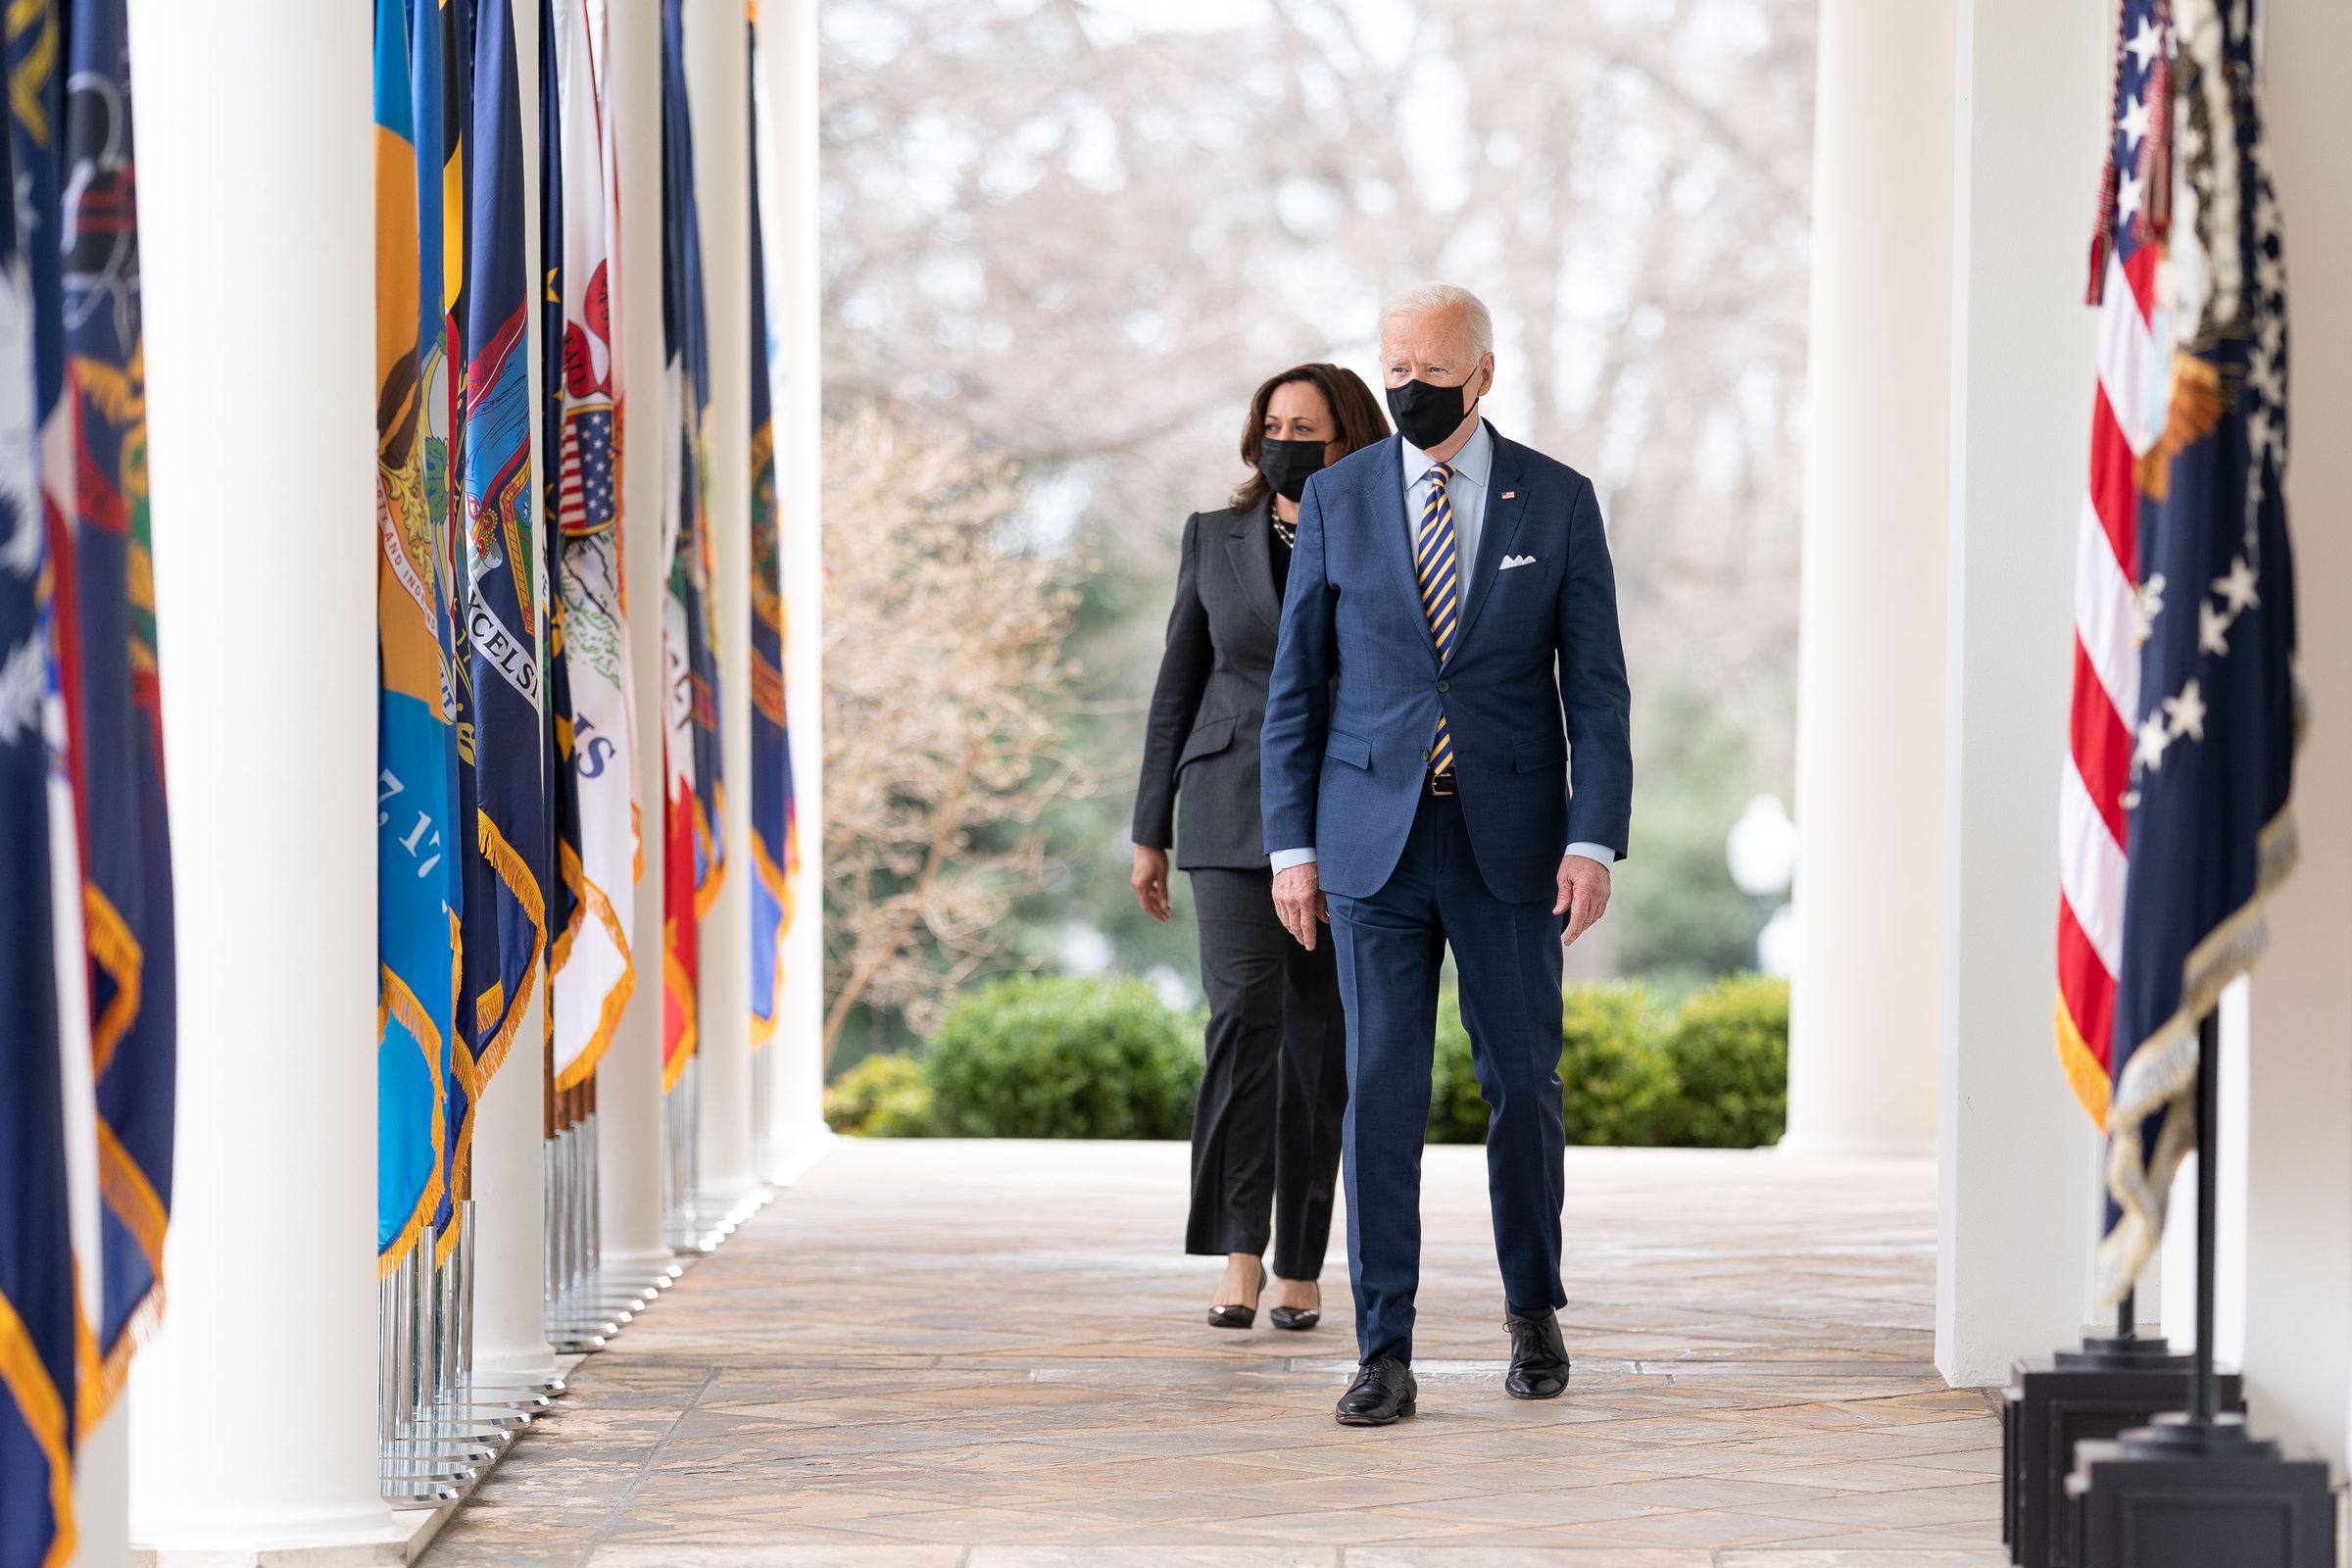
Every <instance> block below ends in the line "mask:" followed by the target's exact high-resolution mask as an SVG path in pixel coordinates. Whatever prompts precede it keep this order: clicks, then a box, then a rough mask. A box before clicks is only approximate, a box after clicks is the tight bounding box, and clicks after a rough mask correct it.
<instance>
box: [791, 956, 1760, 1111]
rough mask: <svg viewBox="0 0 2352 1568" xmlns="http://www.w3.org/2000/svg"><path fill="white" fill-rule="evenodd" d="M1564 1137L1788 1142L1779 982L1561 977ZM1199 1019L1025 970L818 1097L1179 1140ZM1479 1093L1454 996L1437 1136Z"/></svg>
mask: <svg viewBox="0 0 2352 1568" xmlns="http://www.w3.org/2000/svg"><path fill="white" fill-rule="evenodd" d="M1562 1001H1563V1009H1562V1011H1563V1016H1562V1027H1561V1051H1560V1080H1561V1083H1562V1085H1563V1087H1564V1106H1563V1108H1564V1111H1565V1115H1566V1119H1567V1131H1568V1142H1570V1143H1572V1144H1590V1145H1628V1146H1641V1145H1659V1144H1680V1145H1690V1146H1696V1147H1704V1148H1724V1149H1746V1148H1753V1147H1755V1146H1757V1145H1759V1144H1769V1143H1772V1142H1774V1141H1776V1140H1777V1139H1779V1137H1780V1136H1781V1127H1782V1122H1783V1120H1784V1118H1785V1115H1786V1111H1787V1105H1788V1056H1789V986H1788V983H1787V982H1786V981H1781V980H1768V979H1763V978H1761V977H1758V976H1754V975H1735V976H1732V977H1730V978H1728V979H1724V980H1719V981H1717V982H1715V983H1714V984H1713V985H1710V986H1707V987H1705V988H1703V989H1701V990H1699V991H1697V992H1694V993H1692V994H1691V996H1690V997H1689V998H1687V999H1686V1000H1685V1001H1684V1002H1683V1003H1682V1004H1681V1005H1677V1006H1672V1007H1669V1006H1667V1005H1664V1004H1663V1003H1661V1002H1660V1001H1659V999H1658V998H1657V997H1656V996H1655V995H1654V994H1653V993H1652V992H1651V991H1650V990H1649V989H1648V988H1647V987H1646V986H1643V985H1642V984H1640V983H1639V982H1624V981H1619V982H1607V983H1595V984H1580V985H1572V986H1570V987H1568V989H1567V991H1566V994H1565V995H1564V997H1563V999H1562ZM1200 1084H1201V1019H1200V1017H1199V1015H1198V1014H1186V1013H1183V1012H1179V1011H1177V1010H1176V1009H1174V1008H1172V1007H1169V1006H1168V1005H1166V1004H1165V1003H1163V1002H1161V1001H1160V1000H1159V998H1158V996H1157V995H1156V994H1155V993H1154V992H1153V991H1152V989H1151V988H1150V987H1149V986H1146V985H1144V984H1143V983H1142V982H1140V981H1136V980H1073V979H1064V978H1054V977H1047V976H1041V975H1022V976H1017V977H1015V978H1012V979H1008V980H999V981H996V982H994V983H992V984H990V985H986V986H983V987H981V988H979V989H978V990H976V991H973V992H971V993H969V994H968V995H966V996H965V997H964V998H963V999H962V1000H960V1001H958V1002H957V1003H956V1005H954V1006H953V1007H951V1008H950V1009H949V1011H948V1014H947V1016H946V1018H945V1019H943V1020H942V1022H941V1025H940V1029H939V1033H938V1034H937V1035H936V1036H935V1037H934V1038H933V1040H932V1042H931V1045H930V1048H929V1050H928V1051H927V1052H926V1053H925V1054H923V1055H922V1056H921V1057H920V1058H916V1057H912V1056H907V1055H903V1054H887V1055H877V1056H868V1057H866V1058H865V1059H864V1060H863V1061H861V1062H859V1063H858V1065H857V1066H855V1067H853V1068H851V1069H850V1070H849V1071H848V1072H846V1073H844V1074H843V1075H842V1076H841V1078H840V1079H839V1080H838V1081H837V1082H836V1083H835V1084H834V1085H833V1086H832V1087H831V1088H830V1089H828V1090H827V1091H826V1093H825V1119H826V1121H827V1122H829V1123H830V1124H831V1125H832V1126H833V1127H835V1128H836V1129H837V1130H839V1131H842V1132H847V1133H860V1134H866V1135H870V1136H876V1137H920V1136H924V1135H934V1136H942V1137H960V1138H1183V1137H1185V1136H1186V1135H1187V1134H1188V1133H1189V1132H1190V1131H1191V1126H1192V1112H1193V1097H1194V1095H1195V1094H1196V1093H1197V1092H1198V1091H1199V1088H1200ZM1486 1133H1487V1105H1486V1102H1485V1100H1484V1099H1483V1098H1482V1097H1481V1096H1480V1094H1479V1089H1478V1077H1477V1074H1476V1073H1475V1072H1474V1071H1473V1070H1472V1065H1471V1056H1470V1038H1469V1036H1468V1034H1466V1033H1465V1032H1464V1030H1463V1028H1462V1025H1461V1020H1460V1015H1459V1012H1458V1010H1457V1007H1456V1005H1455V1003H1454V999H1453V997H1452V995H1451V994H1450V993H1448V994H1447V996H1446V998H1445V1000H1444V1003H1443V1005H1441V1006H1440V1008H1439V1014H1438V1039H1437V1058H1436V1066H1435V1070H1434V1075H1433V1082H1432V1084H1431V1093H1430V1110H1429V1138H1430V1141H1431V1142H1432V1143H1464V1144H1475V1143H1481V1142H1484V1141H1485V1138H1486Z"/></svg>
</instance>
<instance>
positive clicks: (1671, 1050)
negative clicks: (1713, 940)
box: [1661, 975, 1789, 1149]
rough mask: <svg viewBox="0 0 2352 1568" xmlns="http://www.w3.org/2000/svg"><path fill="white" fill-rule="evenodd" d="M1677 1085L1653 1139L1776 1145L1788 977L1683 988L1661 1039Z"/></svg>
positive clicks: (1782, 1109)
mask: <svg viewBox="0 0 2352 1568" xmlns="http://www.w3.org/2000/svg"><path fill="white" fill-rule="evenodd" d="M1664 1046H1665V1052H1666V1062H1667V1066H1668V1068H1669V1069H1670V1070H1671V1071H1672V1072H1673V1074H1674V1077H1675V1081H1676V1083H1677V1084H1678V1085H1679V1086H1680V1088H1679V1092H1678V1094H1677V1095H1676V1098H1675V1107H1674V1113H1673V1115H1672V1116H1671V1117H1670V1118H1669V1119H1668V1121H1667V1123H1666V1127H1665V1132H1666V1137H1665V1138H1664V1139H1662V1140H1661V1142H1665V1143H1671V1144H1688V1145H1692V1146H1695V1147H1698V1148H1703V1149H1754V1148H1757V1147H1758V1146H1760V1145H1763V1144H1775V1143H1779V1142H1780V1139H1781V1131H1782V1129H1783V1128H1784V1127H1786V1126H1787V1125H1788V1121H1789V982H1788V981H1786V980H1769V979H1766V978H1764V977H1763V976H1761V975H1735V976H1733V977H1732V978H1730V979H1726V980H1718V981H1716V982H1715V983H1714V984H1713V985H1711V986H1708V987H1706V988H1705V989H1703V990H1700V991H1697V992H1694V993H1692V994H1691V997H1690V999H1689V1000H1687V1001H1686V1002H1684V1004H1683V1005H1681V1006H1680V1007H1677V1008H1676V1009H1675V1012H1674V1017H1673V1019H1672V1020H1671V1021H1670V1022H1669V1023H1668V1025H1667V1029H1666V1035H1665V1040H1664Z"/></svg>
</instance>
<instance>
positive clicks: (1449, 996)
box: [1427, 991, 1487, 1144]
mask: <svg viewBox="0 0 2352 1568" xmlns="http://www.w3.org/2000/svg"><path fill="white" fill-rule="evenodd" d="M1427 1136H1428V1138H1429V1141H1430V1142H1431V1143H1433V1144H1483V1143H1485V1142H1486V1141H1487V1103H1486V1101H1485V1100H1484V1099H1483V1098H1482V1097H1481V1096H1480V1094H1479V1092H1478V1070H1477V1068H1476V1066H1475V1065H1474V1064H1473V1062H1472V1060H1471V1056H1470V1031H1469V1030H1467V1029H1465V1028H1463V1027H1462V1014H1461V999H1460V998H1459V997H1457V996H1456V995H1455V994H1454V993H1453V992H1451V991H1447V992H1446V994H1445V995H1443V996H1441V997H1440V998H1438V1050H1437V1055H1436V1057H1435V1060H1434V1064H1433V1067H1432V1072H1431V1082H1430V1091H1429V1132H1428V1135H1427Z"/></svg>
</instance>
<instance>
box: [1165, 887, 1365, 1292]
mask: <svg viewBox="0 0 2352 1568" xmlns="http://www.w3.org/2000/svg"><path fill="white" fill-rule="evenodd" d="M1192 879H1193V903H1194V906H1195V907H1196V908H1197V909H1198V910H1199V912H1200V920H1201V988H1202V989H1203V990H1204V991H1205V992H1206V993H1207V994H1208V1061H1207V1067H1206V1070H1205V1071H1204V1072H1203V1074H1202V1076H1201V1100H1200V1103H1199V1104H1198V1105H1197V1106H1196V1107H1195V1108H1194V1111H1193V1208H1192V1217H1191V1219H1190V1220H1189V1222H1188V1223H1187V1224H1186V1226H1185V1237H1184V1250H1186V1251H1188V1252H1201V1253H1208V1254H1211V1255H1216V1256H1222V1255H1223V1254H1225V1253H1227V1252H1259V1253H1262V1252H1264V1251H1265V1250H1266V1242H1267V1232H1268V1219H1269V1210H1271V1218H1272V1227H1271V1228H1272V1236H1273V1241H1274V1243H1275V1250H1274V1256H1273V1258H1272V1261H1271V1264H1270V1266H1271V1267H1272V1269H1273V1271H1274V1273H1276V1274H1278V1275H1280V1276H1281V1277H1282V1278H1284V1279H1290V1280H1311V1279H1314V1278H1316V1277H1317V1276H1318V1275H1320V1274H1321V1273H1322V1271H1323V1252H1324V1249H1325V1247H1326V1245H1327V1244H1328V1243H1329V1242H1330V1239H1331V1211H1332V1206H1333V1198H1334V1193H1335V1191H1336V1189H1337V1187H1338V1182H1339V1166H1340V1127H1341V1122H1342V1119H1343V1118H1344V1116H1345V1115H1346V1113H1347V1109H1348V1022H1347V1017H1346V1015H1345V1014H1344V1013H1343V1012H1342V1010H1341V1007H1340V974H1339V962H1338V959H1337V958H1336V957H1335V956H1334V951H1333V947H1332V941H1331V933H1330V931H1329V930H1328V929H1327V930H1324V931H1322V932H1320V933H1318V940H1317V941H1316V943H1315V951H1314V952H1312V953H1309V952H1307V951H1306V950H1305V949H1304V948H1301V947H1300V946H1299V944H1298V942H1297V941H1296V940H1295V939H1294V938H1293V937H1292V936H1291V934H1290V933H1289V932H1288V931H1285V930H1284V929H1283V928H1282V921H1281V920H1280V919H1279V918H1277V917H1276V915H1275V913H1274V873H1273V872H1271V871H1263V870H1260V871H1238V870H1199V871H1195V872H1193V873H1192Z"/></svg>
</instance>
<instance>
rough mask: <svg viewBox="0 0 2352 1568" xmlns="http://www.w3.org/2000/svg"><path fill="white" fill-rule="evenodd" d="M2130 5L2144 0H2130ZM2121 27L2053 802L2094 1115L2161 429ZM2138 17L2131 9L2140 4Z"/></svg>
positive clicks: (2141, 106)
mask: <svg viewBox="0 0 2352 1568" xmlns="http://www.w3.org/2000/svg"><path fill="white" fill-rule="evenodd" d="M2141 9H2144V8H2141ZM2125 10H2126V13H2127V15H2126V17H2125V19H2124V21H2125V24H2126V26H2125V31H2124V33H2123V36H2122V38H2121V40H2120V47H2119V49H2118V52H2117V60H2118V62H2119V65H2118V70H2117V73H2116V81H2115V98H2114V111H2115V121H2114V123H2113V125H2112V126H2111V127H2110V132H2111V135H2110V144H2109V154H2108V162H2107V173H2106V179H2105V182H2104V184H2103V186H2102V188H2101V193H2100V203H2099V218H2098V225H2097V228H2096V230H2095V233H2094V237H2093V240H2092V244H2091V279H2090V284H2091V286H2090V300H2091V303H2093V304H2095V305H2097V306H2098V309H2099V326H2098V389H2097V392H2096V393H2095V395H2094V396H2093V398H2092V402H2091V417H2090V488H2089V492H2088V494H2087V495H2085V496H2084V498H2083V502H2082V522H2081V524H2080V526H2079V527H2078V529H2077V532H2076V544H2075V694H2074V704H2073V708H2072V711H2071V713H2070V716H2069V720H2068V725H2067V762H2066V770H2065V777H2064V779H2063V780H2062V781H2061V784H2060V787H2059V806H2058V888H2059V898H2058V1009H2057V1031H2058V1055H2059V1059H2060V1060H2061V1061H2062V1062H2064V1063H2065V1066H2066V1076H2067V1081H2068V1082H2069V1083H2070V1084H2072V1085H2073V1086H2074V1091H2075V1096H2076V1098H2077V1099H2079V1100H2081V1101H2082V1108H2083V1109H2084V1110H2087V1111H2089V1112H2090V1116H2091V1119H2092V1120H2093V1121H2094V1122H2096V1123H2097V1124H2098V1125H2099V1127H2100V1128H2102V1129H2104V1128H2105V1127H2106V1125H2107V1101H2108V1094H2109V1090H2110V1088H2111V1087H2112V1084H2113V1079H2114V1067H2113V1057H2114V1051H2115V1043H2114V1032H2115V987H2116V976H2117V973H2118V970H2119V967H2120V955H2121V952H2122V948H2123V936H2124V884H2125V875H2124V872H2125V845H2126V839H2125V809H2126V808H2125V801H2124V797H2125V794H2126V792H2127V791H2128V790H2129V789H2130V787H2131V729H2132V724H2133V722H2134V716H2135V715H2136V714H2137V713H2138V711H2139V643H2140V636H2141V633H2140V605H2139V592H2138V537H2137V536H2138V525H2139V486H2138V478H2137V468H2138V465H2139V460H2140V456H2141V454H2143V453H2145V452H2146V451H2147V450H2148V449H2149V447H2150V446H2152V445H2153V444H2154V442H2155V439H2156V437H2157V435H2159V434H2160V433H2161V432H2162V430H2163V428H2164V411H2163V409H2162V408H2161V407H2158V406H2156V404H2155V402H2154V400H2155V399H2158V398H2161V396H2162V381H2161V378H2160V376H2159V374H2158V372H2159V371H2161V370H2162V369H2163V368H2164V367H2163V366H2161V365H2159V364H2158V363H2157V360H2158V356H2157V353H2156V344H2155V337H2154V334H2153V332H2152V330H2151V328H2150V325H2149V320H2150V314H2151V311H2152V309H2153V306H2154V302H2155V298H2156V264H2157V262H2158V260H2159V259H2160V258H2161V255H2162V247H2161V246H2160V245H2158V244H2156V243H2154V242H2153V240H2154V238H2155V236H2156V233H2157V231H2158V229H2159V228H2160V221H2159V220H2158V219H2157V218H2156V215H2154V214H2153V213H2152V212H2151V211H2150V209H2151V206H2152V205H2155V204H2161V203H2162V202H2163V201H2164V200H2165V198H2166V196H2167V195H2168V194H2169V188H2170V183H2171V181H2170V173H2169V164H2170V160H2169V157H2168V149H2167V147H2166V145H2165V144H2166V142H2167V141H2168V140H2169V136H2168V131H2169V125H2168V124H2167V123H2166V119H2165V116H2164V115H2163V114H2162V113H2152V112H2151V104H2152V103H2153V104H2161V103H2162V102H2163V101H2164V93H2163V83H2162V80H2161V78H2162V76H2163V73H2164V72H2165V71H2166V69H2167V62H2166V60H2165V58H2164V52H2163V51H2162V49H2161V48H2158V47H2156V40H2157V36H2158V35H2157V34H2156V32H2155V31H2154V30H2153V29H2152V28H2145V27H2143V28H2142V29H2141V30H2140V33H2139V35H2138V36H2136V37H2134V36H2133V35H2132V29H2131V26H2130V24H2131V21H2132V20H2133V18H2132V17H2131V15H2130V13H2131V11H2132V10H2133V8H2132V7H2130V6H2127V7H2126V8H2125ZM2138 20H2140V21H2142V22H2143V23H2144V22H2145V20H2146V19H2145V18H2144V17H2142V18H2139V19H2138Z"/></svg>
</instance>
